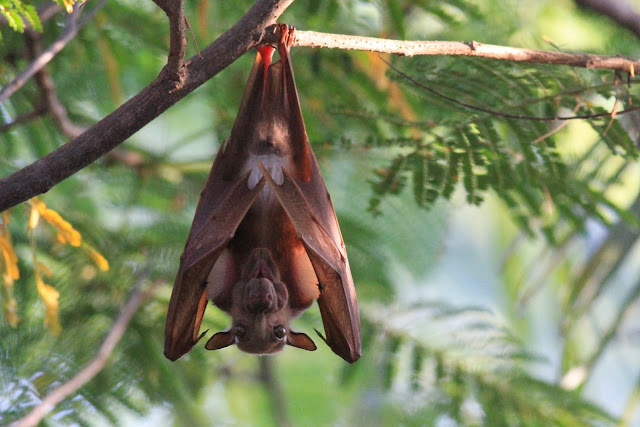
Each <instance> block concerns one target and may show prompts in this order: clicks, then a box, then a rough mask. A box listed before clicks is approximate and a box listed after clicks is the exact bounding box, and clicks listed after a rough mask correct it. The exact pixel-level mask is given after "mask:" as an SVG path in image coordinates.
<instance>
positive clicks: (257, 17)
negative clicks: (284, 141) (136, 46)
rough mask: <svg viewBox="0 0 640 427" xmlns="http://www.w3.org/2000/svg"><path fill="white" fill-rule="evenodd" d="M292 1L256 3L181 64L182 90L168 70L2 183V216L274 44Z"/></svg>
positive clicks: (0, 195)
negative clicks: (249, 54) (239, 61)
mask: <svg viewBox="0 0 640 427" xmlns="http://www.w3.org/2000/svg"><path fill="white" fill-rule="evenodd" d="M292 2H293V0H259V1H258V2H256V4H255V5H254V6H253V7H252V8H251V10H249V12H247V14H246V15H245V16H244V17H243V18H242V19H241V20H240V21H238V23H237V24H236V25H234V26H233V27H232V28H231V29H230V30H229V31H227V32H226V33H224V34H223V35H222V36H220V37H219V38H218V39H217V40H216V41H215V42H213V43H212V44H211V45H209V46H208V47H207V48H205V49H204V50H203V51H202V52H201V54H200V55H197V56H195V57H193V58H192V59H191V60H189V61H188V62H187V63H186V64H185V73H186V76H187V77H186V78H185V81H184V85H183V86H182V87H179V88H176V87H175V82H174V81H173V80H172V79H171V78H170V77H169V76H167V71H166V68H165V70H163V72H161V73H160V75H159V76H158V77H157V78H156V79H155V80H154V81H153V82H152V83H151V84H150V85H149V86H147V87H146V88H145V89H143V90H142V91H141V92H140V93H139V94H137V95H136V96H134V97H133V98H131V99H130V100H129V101H127V102H126V103H125V104H123V105H122V106H120V107H119V108H118V109H117V110H116V111H114V112H113V113H111V114H109V115H108V116H107V117H105V118H104V119H102V120H100V121H99V122H98V123H96V124H95V125H94V126H92V127H91V128H90V129H89V130H87V131H86V132H85V133H83V134H82V135H80V136H79V137H77V138H75V139H74V140H72V141H70V142H68V143H67V144H65V145H63V146H62V147H60V148H58V149H57V150H55V151H53V152H51V153H49V154H48V155H47V156H45V157H43V158H42V159H39V160H37V161H36V162H34V163H32V164H30V165H29V166H26V167H25V168H23V169H20V170H19V171H17V172H15V173H13V174H11V175H10V176H8V177H6V178H4V179H2V180H0V212H1V211H3V210H5V209H7V208H9V207H11V206H15V205H16V204H18V203H21V202H24V201H25V200H28V199H30V198H32V197H34V196H37V195H38V194H42V193H45V192H47V191H48V190H49V189H50V188H51V187H53V186H54V185H55V184H57V183H58V182H60V181H62V180H63V179H65V178H68V177H69V176H71V175H73V174H74V173H76V172H77V171H79V170H80V169H82V168H84V167H85V166H87V165H89V164H91V163H93V162H94V161H96V160H97V159H99V158H100V157H101V156H103V155H104V154H105V153H107V152H108V151H110V150H112V149H113V148H115V147H117V146H118V145H119V144H120V143H122V142H123V141H124V140H126V139H127V138H129V137H130V136H131V135H133V134H134V133H135V132H137V131H138V130H140V129H141V128H142V127H143V126H144V125H146V124H147V123H149V122H150V121H151V120H153V119H154V118H156V117H158V116H159V115H160V114H161V113H162V112H164V111H165V110H166V109H167V108H169V107H171V106H172V105H173V104H175V103H176V102H178V101H179V100H181V99H182V98H184V97H185V96H186V95H188V94H189V93H191V92H192V91H193V90H194V89H196V88H197V87H199V86H200V85H202V84H203V83H204V82H206V81H207V80H209V79H210V78H211V77H213V76H215V75H216V74H218V73H219V72H220V71H221V70H223V69H225V68H226V67H227V66H229V65H230V64H231V63H233V62H234V61H235V60H236V59H238V58H239V57H240V56H242V55H243V54H244V53H246V52H247V51H249V50H250V49H252V48H253V47H255V46H257V45H259V44H260V43H261V42H262V41H263V39H264V38H265V37H266V36H267V35H269V36H270V37H269V40H270V41H275V40H277V39H278V38H277V37H276V35H275V31H276V30H277V27H276V26H273V27H270V28H269V29H268V31H267V27H268V26H269V25H271V24H273V23H275V21H276V20H277V19H278V17H279V16H280V15H281V14H282V12H284V10H285V9H286V8H287V6H289V5H290V4H291V3H292Z"/></svg>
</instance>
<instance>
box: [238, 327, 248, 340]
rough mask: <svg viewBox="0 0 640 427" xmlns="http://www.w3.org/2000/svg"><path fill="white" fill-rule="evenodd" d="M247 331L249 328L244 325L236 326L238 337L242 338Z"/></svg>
mask: <svg viewBox="0 0 640 427" xmlns="http://www.w3.org/2000/svg"><path fill="white" fill-rule="evenodd" d="M246 333H247V328H245V327H244V326H243V325H238V326H236V337H238V338H242V337H243V336H244V335H245V334H246Z"/></svg>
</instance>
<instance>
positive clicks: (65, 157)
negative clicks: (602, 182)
mask: <svg viewBox="0 0 640 427" xmlns="http://www.w3.org/2000/svg"><path fill="white" fill-rule="evenodd" d="M158 1H159V2H160V4H164V2H165V1H166V0H158ZM292 2H293V0H259V1H257V2H256V3H255V5H254V6H253V7H252V8H251V10H250V11H249V12H247V14H245V16H244V17H243V18H242V19H241V20H240V21H238V23H236V25H234V26H233V28H231V29H230V30H228V31H227V32H226V33H224V34H223V35H222V36H221V37H220V38H218V39H217V40H216V41H215V42H213V43H212V44H210V45H209V46H208V47H207V48H206V49H204V50H203V51H202V52H201V53H200V54H199V55H196V56H194V57H192V58H191V59H190V60H189V61H187V62H186V63H185V64H184V66H183V67H182V69H181V70H182V71H183V72H184V75H185V78H184V80H183V84H181V85H180V84H179V85H176V81H175V73H174V71H172V68H173V70H175V67H176V66H179V65H176V64H174V65H173V66H169V64H167V66H165V67H164V68H163V70H162V71H161V72H160V74H159V75H158V77H157V78H156V79H155V80H154V81H153V82H152V83H151V84H150V85H149V86H147V87H146V88H145V89H143V90H142V91H141V92H140V93H139V94H138V95H136V96H134V97H133V98H131V99H130V100H129V101H128V102H126V103H125V104H123V105H122V106H120V107H119V108H118V109H117V110H115V111H114V112H113V113H111V114H110V115H108V116H107V117H105V118H104V119H102V120H101V121H100V122H98V123H96V124H95V125H94V126H93V127H91V128H90V129H89V130H87V132H85V133H83V134H82V135H80V136H79V137H77V138H75V139H74V140H73V141H71V142H69V143H67V144H66V145H64V146H62V147H60V148H58V149H57V150H55V151H53V152H52V153H50V154H48V155H47V156H45V157H43V158H42V159H40V160H37V161H36V162H34V163H32V164H31V165H29V166H27V167H25V168H23V169H21V170H19V171H17V172H15V173H13V174H11V175H10V176H8V177H6V178H3V179H2V180H0V212H1V211H3V210H5V209H7V208H10V207H11V206H15V205H16V204H18V203H21V202H24V201H25V200H28V199H30V198H31V197H34V196H37V195H38V194H42V193H45V192H47V191H48V190H49V189H51V187H53V186H54V185H55V184H57V183H58V182H60V181H62V180H63V179H66V178H68V177H69V176H71V175H73V174H74V173H76V172H77V171H79V170H80V169H82V168H84V167H85V166H87V165H89V164H91V163H92V162H94V161H95V160H97V159H98V158H100V157H101V156H102V155H104V154H106V153H107V152H109V151H110V150H112V149H113V148H115V147H117V146H118V145H119V144H120V143H122V142H123V141H124V140H126V139H127V138H129V137H130V136H131V135H133V134H134V133H135V132H137V131H138V130H139V129H141V128H142V127H143V126H145V125H146V124H147V123H149V122H150V121H151V120H153V119H154V118H156V117H158V116H159V115H160V114H162V113H163V112H164V111H165V110H166V109H167V108H169V107H171V106H172V105H173V104H175V103H176V102H178V101H179V100H180V99H182V98H184V97H185V96H186V95H188V94H189V93H191V92H192V91H193V90H194V89H196V88H197V87H199V86H200V85H202V84H203V83H204V82H206V81H207V80H209V79H210V78H212V77H213V76H215V75H216V74H217V73H219V72H220V71H221V70H223V69H225V68H226V67H227V66H229V65H230V64H231V63H232V62H234V61H235V60H236V59H238V58H239V57H240V56H242V55H243V54H244V53H246V52H247V51H249V50H250V49H252V48H253V47H255V46H257V45H259V44H261V43H272V44H275V43H277V42H278V40H279V37H280V30H279V28H278V27H277V26H275V25H272V26H271V24H274V23H275V21H276V20H277V18H278V17H279V16H280V15H281V14H282V12H283V11H284V10H285V9H286V8H287V7H288V6H289V5H290V4H291V3H292ZM172 13H173V12H172ZM171 19H176V18H175V15H172V16H171ZM294 45H296V46H312V47H329V48H340V49H360V50H369V51H377V52H388V53H396V54H400V55H406V56H411V55H454V56H455V55H459V56H460V55H463V56H476V57H484V58H494V59H502V60H508V61H524V62H530V63H541V64H561V65H571V66H576V67H586V68H604V69H611V70H619V71H623V72H632V71H633V70H634V69H635V68H638V69H640V61H633V60H630V59H626V58H621V57H610V56H601V55H590V54H579V53H567V52H549V51H541V50H532V49H518V48H512V47H505V46H495V45H487V44H482V43H477V42H475V41H474V42H452V41H398V40H385V39H377V38H371V37H358V36H346V35H336V34H325V33H317V32H313V31H297V32H296V38H295V41H294ZM174 46H175V44H174ZM176 49H177V48H176ZM177 51H178V50H176V52H177ZM0 99H1V98H0Z"/></svg>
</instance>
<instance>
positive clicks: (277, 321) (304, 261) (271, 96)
mask: <svg viewBox="0 0 640 427" xmlns="http://www.w3.org/2000/svg"><path fill="white" fill-rule="evenodd" d="M280 29H281V31H282V36H281V40H280V43H279V44H278V48H277V49H278V53H279V55H280V59H279V61H277V62H275V63H273V64H272V63H271V59H272V56H273V53H274V51H275V48H274V47H272V46H270V45H261V46H259V47H258V49H257V50H258V53H257V55H256V59H255V61H254V63H253V67H252V69H251V74H250V76H249V81H248V83H247V86H246V88H245V92H244V95H243V97H242V102H241V105H240V110H239V112H238V116H237V118H236V121H235V123H234V125H233V128H232V130H231V136H230V138H229V140H228V141H227V142H226V144H224V145H223V146H222V147H221V148H220V150H219V151H218V154H217V155H216V157H215V160H214V162H213V166H212V168H211V172H210V174H209V178H208V179H207V182H206V185H205V188H204V190H203V191H202V193H201V195H200V200H199V202H198V206H197V208H196V213H195V215H194V218H193V224H192V226H191V230H190V232H189V236H188V238H187V242H186V244H185V249H184V253H183V254H182V256H181V257H180V267H179V270H178V274H177V276H176V280H175V283H174V286H173V291H172V293H171V300H170V302H169V310H168V314H167V322H166V328H165V343H164V354H165V356H166V357H167V358H168V359H170V360H177V359H178V358H180V357H181V356H182V355H184V354H185V353H187V352H189V351H190V350H191V348H192V347H193V346H194V345H195V344H196V343H197V342H198V341H199V340H200V339H201V338H202V337H203V336H204V335H205V334H206V332H204V333H202V334H201V333H200V325H201V323H202V317H203V315H204V311H205V308H206V306H207V303H208V300H211V301H212V303H213V304H214V305H215V306H217V307H218V308H220V309H221V310H223V311H225V312H226V313H227V314H229V315H230V316H231V319H232V324H231V327H230V328H229V329H228V330H226V331H222V332H218V333H216V334H214V335H213V336H212V337H211V338H210V339H209V340H208V342H207V343H206V345H205V348H206V349H208V350H217V349H221V348H224V347H227V346H230V345H233V344H236V345H237V346H238V348H239V349H240V350H242V351H245V352H248V353H254V354H271V353H276V352H278V351H280V350H282V349H283V348H284V346H285V345H291V346H293V347H298V348H301V349H305V350H310V351H311V350H315V349H316V346H315V344H314V342H313V340H312V339H311V338H310V337H309V336H308V335H306V334H304V333H301V332H294V331H292V330H291V329H290V326H289V324H290V321H291V319H294V318H295V317H297V316H299V315H300V314H301V313H303V312H304V311H305V310H306V309H307V308H309V307H310V306H311V305H312V303H313V301H314V300H317V301H318V306H319V308H320V315H321V317H322V323H323V325H324V332H325V335H324V336H323V335H321V334H320V333H319V332H318V335H319V336H320V338H322V339H323V340H324V341H325V343H326V344H327V345H328V346H329V347H330V348H331V350H333V352H334V353H336V354H337V355H339V356H340V357H342V358H343V359H344V360H346V361H347V362H349V363H353V362H355V361H356V360H358V358H360V355H361V352H362V349H361V336H360V318H359V314H358V303H357V300H356V292H355V287H354V284H353V278H352V277H351V270H350V268H349V261H348V259H347V253H346V249H345V246H344V242H343V240H342V235H341V233H340V228H339V226H338V220H337V218H336V215H335V212H334V210H333V205H332V203H331V198H330V197H329V193H328V191H327V188H326V186H325V183H324V180H323V178H322V175H321V173H320V169H319V167H318V162H317V160H316V157H315V155H314V153H313V151H312V150H311V146H310V145H309V141H308V138H307V133H306V130H305V126H304V122H303V119H302V112H301V110H300V103H299V100H298V93H297V90H296V85H295V81H294V77H293V68H292V65H291V59H290V56H289V55H290V53H289V51H290V48H291V44H292V43H293V34H294V29H293V28H292V27H288V26H287V25H283V24H281V25H280ZM316 332H317V331H316Z"/></svg>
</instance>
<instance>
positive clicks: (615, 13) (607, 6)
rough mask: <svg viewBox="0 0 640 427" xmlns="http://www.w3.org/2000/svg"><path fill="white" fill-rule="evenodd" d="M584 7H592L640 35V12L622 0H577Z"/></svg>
mask: <svg viewBox="0 0 640 427" xmlns="http://www.w3.org/2000/svg"><path fill="white" fill-rule="evenodd" d="M575 2H576V4H577V5H578V6H580V7H581V8H584V9H591V10H593V11H595V12H598V13H600V14H602V15H605V16H608V17H609V18H611V19H613V20H614V21H616V22H617V23H618V24H620V25H621V26H623V27H624V28H626V29H628V30H631V31H632V32H633V33H634V34H635V35H636V36H637V37H640V13H637V12H636V11H635V10H633V7H631V5H629V4H628V3H627V2H625V1H622V0H575Z"/></svg>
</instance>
